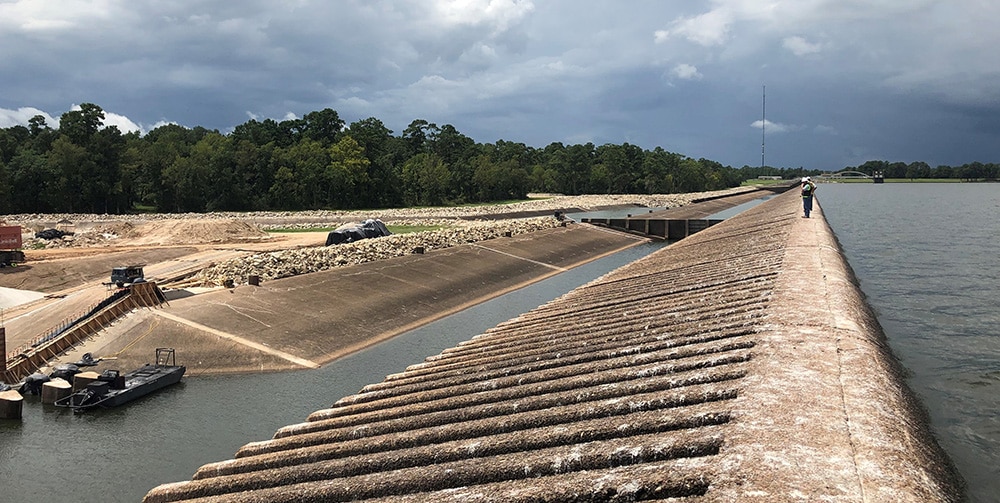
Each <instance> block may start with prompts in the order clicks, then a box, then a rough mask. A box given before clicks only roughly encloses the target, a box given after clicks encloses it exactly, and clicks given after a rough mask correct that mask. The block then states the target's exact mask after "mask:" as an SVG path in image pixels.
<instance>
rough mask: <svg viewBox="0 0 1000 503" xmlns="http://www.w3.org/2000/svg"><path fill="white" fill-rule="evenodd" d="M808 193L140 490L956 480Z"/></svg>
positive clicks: (934, 487) (467, 497) (294, 492)
mask: <svg viewBox="0 0 1000 503" xmlns="http://www.w3.org/2000/svg"><path fill="white" fill-rule="evenodd" d="M800 205H801V201H800V199H799V198H798V197H797V194H795V193H786V194H783V195H781V196H778V197H775V198H774V199H772V200H771V201H768V202H766V203H764V204H761V205H760V206H757V207H756V208H754V209H751V210H749V211H746V212H744V213H742V214H740V215H738V216H737V217H734V218H731V219H729V220H727V221H725V222H723V223H721V224H718V225H715V226H712V227H710V228H708V229H705V230H704V231H702V232H699V233H698V234H695V235H693V236H691V237H689V238H686V239H684V240H682V241H680V242H678V243H675V244H673V245H671V246H670V247H667V248H665V249H663V250H661V251H659V252H657V253H654V254H652V255H650V256H648V257H646V258H645V259H642V260H639V261H637V262H634V263H632V264H630V265H628V266H626V267H623V268H621V269H619V270H617V271H614V272H612V273H610V274H608V275H606V276H604V277H603V278H600V279H598V280H596V281H594V282H592V283H590V284H588V285H585V286H583V287H580V288H578V289H576V290H574V291H572V292H570V293H568V294H566V295H564V296H563V297H561V298H559V299H557V300H555V301H553V302H550V303H548V304H546V305H543V306H540V307H538V308H537V309H535V310H533V311H531V312H529V313H526V314H524V315H522V316H519V317H517V318H515V319H512V320H509V321H507V322H504V323H502V324H500V325H498V326H497V327H495V328H493V329H491V330H489V331H487V332H486V333H484V334H482V335H479V336H477V337H474V338H473V339H471V340H469V341H467V342H466V343H463V344H461V345H459V346H457V347H455V348H452V349H450V350H446V351H444V352H443V353H442V354H440V355H437V356H433V357H430V358H427V359H426V360H425V361H424V362H421V363H418V364H415V365H412V366H410V367H409V368H407V369H405V371H403V372H401V373H399V374H394V375H390V376H388V377H387V378H386V379H385V380H384V381H383V382H381V383H377V384H372V385H369V386H367V387H365V388H364V389H362V390H361V391H360V392H359V393H358V394H355V395H351V396H348V397H345V398H343V399H341V400H340V401H338V402H337V403H336V404H333V405H332V406H331V407H330V408H328V409H324V410H320V411H316V412H315V413H313V414H311V415H310V416H309V417H308V418H307V420H306V421H305V422H303V423H300V424H296V425H291V426H287V427H285V428H282V429H280V430H279V431H278V432H277V433H276V434H275V436H274V438H273V439H271V440H268V441H262V442H254V443H250V444H247V445H245V446H244V447H243V448H241V449H240V450H239V451H238V452H237V453H236V456H235V458H234V459H231V460H227V461H221V462H218V463H212V464H208V465H205V466H203V467H202V468H200V469H199V470H198V471H197V473H195V474H194V476H193V480H190V481H185V482H178V483H173V484H166V485H163V486H160V487H157V488H155V489H153V490H152V491H150V493H149V494H147V496H146V498H145V501H148V502H163V501H186V500H197V501H244V502H258V501H260V502H264V501H267V502H281V501H287V502H291V501H296V502H299V501H350V500H361V499H372V500H376V501H383V502H390V501H391V502H416V501H428V502H430V501H434V502H440V501H455V502H459V501H462V502H470V501H471V502H481V501H482V502H485V501H491V502H492V501H496V502H501V501H502V502H510V501H515V502H516V501H553V502H557V501H566V502H568V501H574V502H579V501H595V502H596V501H697V502H732V501H740V502H743V501H760V502H785V501H833V502H877V501H894V502H928V501H958V500H959V499H960V496H961V494H960V485H959V483H958V482H957V480H956V478H955V476H954V474H953V472H952V471H951V469H950V464H949V462H948V460H947V458H946V457H945V455H944V454H943V452H942V451H941V450H940V448H939V447H938V446H937V445H936V443H935V442H934V441H933V439H932V438H931V436H930V434H929V432H928V429H927V426H926V424H925V418H924V417H923V415H922V413H921V411H920V409H919V407H918V405H917V404H916V402H915V400H914V398H913V397H912V395H911V394H910V392H909V390H908V389H907V388H906V386H905V384H904V382H903V380H902V377H901V374H900V371H899V368H898V365H897V363H896V361H895V360H894V359H893V357H892V355H891V354H890V352H889V350H888V348H887V346H886V342H885V338H884V335H883V333H882V331H881V328H880V327H879V325H878V323H877V321H876V320H875V318H874V316H873V314H872V312H871V310H870V309H869V307H868V306H867V305H866V304H865V302H864V299H863V296H862V295H861V293H860V292H859V290H858V289H857V286H856V284H855V282H854V280H853V275H852V273H851V270H850V268H849V266H848V265H847V264H846V262H845V261H844V259H843V256H842V254H841V252H840V248H839V246H838V244H837V241H836V239H835V237H834V236H833V233H832V232H831V230H830V229H829V227H828V226H827V224H826V222H825V220H824V219H823V214H822V209H821V208H817V209H816V210H815V211H814V213H813V215H814V216H813V218H810V219H805V218H801V217H800V216H799V215H800ZM201 498H203V499H201Z"/></svg>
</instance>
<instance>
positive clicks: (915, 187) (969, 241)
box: [816, 183, 1000, 503]
mask: <svg viewBox="0 0 1000 503" xmlns="http://www.w3.org/2000/svg"><path fill="white" fill-rule="evenodd" d="M816 197H817V199H818V200H819V203H820V205H821V206H822V208H823V212H824V213H825V215H826V218H827V221H828V222H829V223H830V226H831V227H832V228H833V230H834V232H835V233H836V234H837V238H838V239H839V240H840V243H841V246H842V247H843V248H844V252H845V254H846V255H847V260H848V262H849V263H850V264H851V267H852V268H853V269H854V272H855V274H856V275H857V276H858V279H859V281H860V282H861V288H862V290H863V291H864V292H865V294H866V295H867V296H868V302H869V303H870V304H871V305H872V307H873V308H874V309H875V311H876V313H877V315H878V319H879V322H880V323H881V324H882V327H883V329H884V330H885V332H886V336H887V337H888V339H889V343H890V346H891V347H892V349H893V351H894V352H895V353H896V356H897V357H898V358H899V359H900V360H901V361H902V363H903V365H904V366H905V367H906V368H907V369H908V370H909V371H910V374H911V375H910V378H909V381H908V383H909V385H910V387H911V389H913V391H914V392H915V393H916V394H917V396H918V397H919V398H920V399H921V401H922V402H923V403H924V406H925V407H926V408H927V410H928V412H929V415H930V417H931V422H932V425H931V426H932V428H933V430H934V434H935V435H936V437H937V439H938V442H939V443H940V444H941V446H942V447H943V448H944V449H945V451H947V452H948V454H949V456H950V457H951V458H952V460H953V461H954V463H955V465H956V467H957V468H958V470H959V472H960V473H961V474H962V476H963V477H964V478H965V480H966V483H967V484H968V500H969V501H971V502H975V503H980V502H982V503H987V502H989V503H994V502H997V501H1000V251H998V250H1000V185H997V184H951V183H948V184H882V185H875V184H823V185H821V186H820V187H819V190H817V193H816Z"/></svg>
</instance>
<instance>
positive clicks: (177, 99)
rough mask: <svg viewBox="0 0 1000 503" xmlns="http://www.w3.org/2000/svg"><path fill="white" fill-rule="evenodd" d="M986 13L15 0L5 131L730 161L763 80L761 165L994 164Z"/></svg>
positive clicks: (911, 6)
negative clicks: (350, 138)
mask: <svg viewBox="0 0 1000 503" xmlns="http://www.w3.org/2000/svg"><path fill="white" fill-rule="evenodd" d="M998 17H1000V5H993V4H989V3H984V2H979V1H976V0H955V1H952V2H948V3H943V2H938V1H931V0H887V1H882V2H867V1H862V0H815V1H810V2H802V1H798V0H775V1H771V2H756V1H752V0H709V1H704V0H702V1H686V0H685V1H681V0H666V1H664V0H635V1H632V2H628V3H627V4H621V3H614V2H588V1H578V0H573V1H570V0H547V1H545V2H533V1H530V0H463V1H447V0H408V1H389V0H381V1H379V0H374V1H372V0H368V1H363V0H341V1H336V2H319V1H308V0H299V1H290V2H265V1H260V0H250V1H246V2H238V3H220V2H209V1H204V0H182V1H178V2H167V3H162V2H161V3H158V4H148V3H141V2H139V3H137V2H127V1H123V0H103V1H101V2H85V1H83V0H65V1H62V2H58V3H56V2H33V1H27V0H14V1H7V2H3V3H0V47H2V48H3V49H2V51H3V54H4V57H3V58H0V72H2V73H3V75H4V76H5V77H4V83H3V92H2V93H0V126H3V127H7V126H9V125H12V124H15V123H19V124H26V122H27V120H28V119H29V118H30V117H31V116H32V115H35V112H38V113H41V114H42V115H48V116H49V118H52V120H50V121H49V123H50V124H52V125H57V124H58V117H59V116H60V115H61V114H62V113H64V112H65V111H67V110H69V109H70V107H71V106H73V105H74V104H77V103H82V102H92V103H96V104H98V105H100V106H101V107H102V108H104V109H105V111H106V113H107V115H108V117H109V119H108V121H107V122H109V123H114V124H116V125H118V127H119V129H122V130H126V129H128V128H138V129H142V130H148V129H150V128H153V127H155V126H156V125H160V124H163V123H168V122H174V123H179V124H182V125H185V126H188V127H193V126H204V127H208V128H213V129H219V130H221V131H224V132H225V131H229V130H231V129H232V128H233V127H234V126H236V125H238V124H240V123H242V122H244V121H246V120H247V119H248V118H249V117H250V116H255V117H258V118H268V117H269V118H275V119H277V120H281V119H283V118H286V117H289V116H302V115H304V114H305V113H308V112H310V111H313V110H319V109H322V108H326V107H331V108H334V109H336V110H337V111H338V112H339V113H340V114H341V116H342V117H343V118H345V119H346V120H348V121H353V120H358V119H362V118H366V117H371V116H374V117H377V118H379V119H381V120H383V121H384V122H385V123H386V125H387V126H389V127H390V128H391V129H393V130H395V131H396V132H397V133H398V132H400V131H401V130H402V129H403V128H405V126H406V125H407V124H408V123H409V122H410V121H411V120H413V119H416V118H422V119H426V120H429V121H431V122H436V123H438V124H445V123H451V124H453V125H455V126H456V127H457V128H458V129H459V131H462V132H463V133H465V134H468V135H470V136H472V137H473V138H475V139H476V140H477V141H481V142H493V141H496V140H497V139H505V140H512V141H523V142H525V143H528V144H530V145H534V146H544V145H546V144H548V143H550V142H553V141H562V142H578V141H579V142H583V141H593V142H595V143H597V144H600V143H606V142H614V143H620V142H625V141H628V142H630V143H633V144H637V145H640V146H642V147H644V148H653V147H655V146H663V147H664V148H667V149H668V150H672V151H676V152H680V153H683V154H686V155H690V156H692V157H706V158H710V159H715V160H718V161H720V162H723V163H725V164H730V165H733V166H741V165H743V164H750V165H756V163H757V162H759V155H760V140H761V138H760V137H759V132H760V129H759V127H760V126H759V125H757V126H756V128H754V127H748V125H752V124H754V123H755V121H760V120H761V112H762V111H761V86H762V85H765V84H766V85H767V91H768V101H767V108H768V113H767V120H768V121H769V122H771V123H773V124H774V126H773V127H772V126H771V125H770V124H769V126H768V128H767V129H766V131H769V132H773V133H774V136H773V137H772V138H769V140H768V152H769V153H768V163H769V164H774V165H779V166H788V167H793V166H807V167H817V168H822V169H838V168H840V167H843V166H845V165H849V164H857V163H859V162H863V161H865V160H867V158H864V157H865V156H869V157H868V158H884V159H890V160H897V159H898V160H925V161H927V162H929V163H931V164H961V163H964V162H969V161H972V160H982V161H997V160H1000V146H998V145H1000V142H997V141H996V140H997V138H996V136H995V135H996V133H997V131H1000V120H998V119H997V118H996V117H998V116H1000V115H998V114H996V112H997V109H998V108H1000V80H998V79H997V78H996V77H997V73H998V72H1000V70H997V69H998V68H1000V53H998V52H997V51H996V50H995V49H994V48H995V47H996V46H997V42H998V40H997V39H998V38H1000V35H998V34H997V32H996V30H995V29H994V27H993V26H992V25H991V22H992V20H994V19H997V18H998ZM29 113H30V114H31V115H28V114H29ZM780 125H787V126H786V128H787V130H786V131H784V132H781V133H780V134H779V131H780V127H779V126H780ZM792 125H794V126H792Z"/></svg>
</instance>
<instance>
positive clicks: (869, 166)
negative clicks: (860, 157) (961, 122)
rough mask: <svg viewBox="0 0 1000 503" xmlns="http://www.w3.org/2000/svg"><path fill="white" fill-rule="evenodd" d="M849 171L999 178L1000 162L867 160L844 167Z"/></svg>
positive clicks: (911, 176)
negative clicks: (933, 163) (954, 163)
mask: <svg viewBox="0 0 1000 503" xmlns="http://www.w3.org/2000/svg"><path fill="white" fill-rule="evenodd" d="M845 169H847V170H851V171H860V172H862V173H865V174H867V175H872V174H874V173H875V172H881V173H882V176H884V177H885V178H909V179H916V178H927V179H948V178H955V179H961V180H983V179H985V180H996V179H998V178H1000V164H995V163H985V164H984V163H981V162H971V163H967V164H963V165H961V166H957V167H952V166H943V165H942V166H937V167H934V168H932V167H931V166H930V165H928V164H927V163H926V162H922V161H917V162H911V163H905V162H888V161H868V162H866V163H864V164H862V165H860V166H858V167H856V168H851V167H848V168H845Z"/></svg>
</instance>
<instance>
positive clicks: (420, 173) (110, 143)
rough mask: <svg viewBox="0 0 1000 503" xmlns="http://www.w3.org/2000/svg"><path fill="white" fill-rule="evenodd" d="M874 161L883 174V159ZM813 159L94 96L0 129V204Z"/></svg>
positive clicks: (649, 188)
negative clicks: (119, 122)
mask: <svg viewBox="0 0 1000 503" xmlns="http://www.w3.org/2000/svg"><path fill="white" fill-rule="evenodd" d="M892 166H895V165H892ZM986 166H992V165H986ZM875 168H876V166H875V165H871V166H869V165H867V164H866V165H863V166H861V167H859V168H857V169H858V170H859V171H865V170H866V169H875ZM878 169H881V170H882V171H884V172H885V173H886V176H890V173H894V171H893V169H895V168H894V167H891V169H890V167H882V166H881V165H878ZM992 169H993V170H994V171H993V173H994V176H995V166H994V167H993V168H992ZM959 171H961V170H959ZM987 171H988V170H987ZM935 172H936V173H944V172H945V171H944V168H943V167H939V168H937V170H935ZM817 173H818V172H816V171H813V172H806V171H805V170H803V169H802V168H799V169H791V170H786V169H775V168H770V167H763V168H753V167H748V166H744V167H743V168H740V169H734V168H731V167H729V166H723V165H722V164H720V163H718V162H715V161H711V160H708V159H692V158H689V157H686V156H684V155H681V154H677V153H673V152H668V151H666V150H664V149H662V148H660V147H657V148H655V149H653V150H645V149H642V148H640V147H637V146H635V145H630V144H628V143H624V144H621V145H615V144H605V145H600V146H595V145H593V144H591V143H587V144H583V145H580V144H575V145H564V144H562V143H551V144H549V145H548V146H546V147H544V148H535V147H530V146H527V145H525V144H523V143H515V142H509V141H504V140H498V141H497V142H496V143H477V142H475V141H474V140H472V139H471V138H469V137H468V136H465V135H463V134H462V133H460V132H459V131H458V130H457V129H456V128H455V127H454V126H452V125H450V124H446V125H444V126H440V127H439V126H437V125H436V124H433V123H430V122H427V121H425V120H420V119H418V120H414V121H413V122H411V123H410V125H409V126H407V127H406V129H404V130H403V131H402V133H401V134H399V135H394V134H393V131H391V130H389V129H388V128H387V127H386V126H385V125H384V124H383V123H382V122H381V121H379V120H378V119H376V118H374V117H372V118H368V119H364V120H360V121H357V122H353V123H351V124H349V125H348V124H345V122H344V121H343V120H342V119H341V118H340V116H339V115H338V113H337V112H336V111H334V110H331V109H324V110H320V111H315V112H310V113H308V114H306V115H305V116H304V117H302V118H301V119H290V120H284V121H280V122H278V121H275V120H272V119H266V120H263V121H257V120H250V121H247V122H245V123H243V124H240V125H239V126H236V128H234V130H233V131H232V132H231V133H229V134H221V133H219V132H218V131H216V130H208V129H205V128H203V127H195V128H193V129H189V128H186V127H183V126H179V125H173V124H172V125H165V126H161V127H158V128H156V129H154V130H152V131H150V132H149V133H147V134H145V135H140V134H138V133H128V134H122V133H121V132H120V131H119V130H118V128H116V127H115V126H105V124H104V111H103V110H102V109H101V107H99V106H97V105H95V104H93V103H84V104H82V105H81V106H80V107H79V110H73V111H69V112H66V113H64V114H63V115H62V116H61V117H60V120H59V127H58V129H54V128H52V127H50V126H49V125H48V124H46V121H45V119H44V117H42V116H40V115H39V116H35V117H33V118H32V119H31V120H30V121H29V122H28V126H21V125H17V126H12V127H8V128H4V129H0V213H62V212H72V213H77V212H79V213H131V212H134V211H137V210H140V209H143V210H151V211H159V212H165V213H176V212H207V211H251V210H304V209H363V208H392V207H401V206H431V205H448V204H464V203H476V202H490V201H502V200H511V199H524V198H525V197H526V196H527V194H528V193H529V192H557V193H563V194H570V195H575V194H586V193H590V194H594V193H598V194H604V193H607V194H625V193H640V194H653V193H678V192H700V191H705V190H717V189H723V188H727V187H734V186H737V185H739V184H740V183H741V182H742V181H744V180H747V179H753V178H757V177H758V176H761V175H770V176H773V175H779V176H783V177H785V178H792V177H795V176H801V175H803V174H817ZM948 173H950V174H955V173H956V171H955V170H949V171H948ZM963 173H964V171H963Z"/></svg>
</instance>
